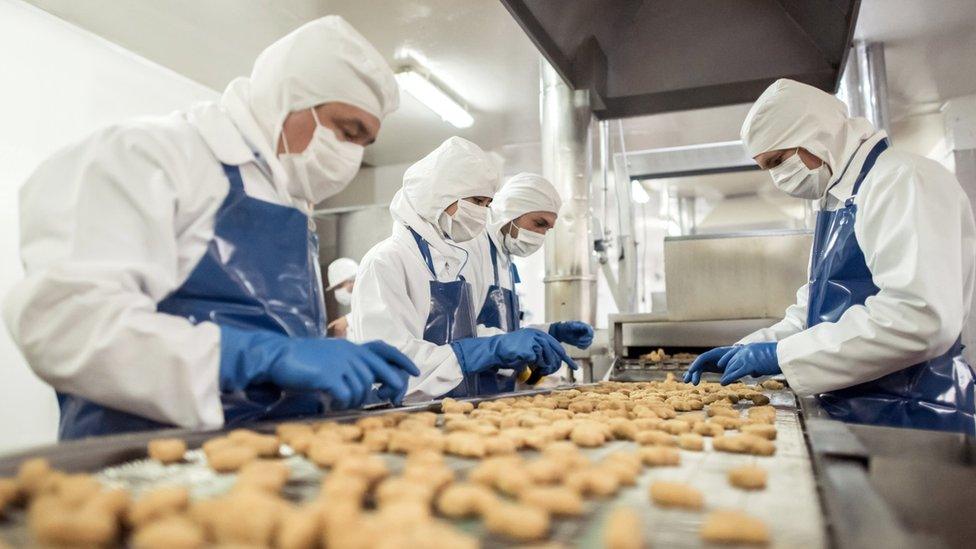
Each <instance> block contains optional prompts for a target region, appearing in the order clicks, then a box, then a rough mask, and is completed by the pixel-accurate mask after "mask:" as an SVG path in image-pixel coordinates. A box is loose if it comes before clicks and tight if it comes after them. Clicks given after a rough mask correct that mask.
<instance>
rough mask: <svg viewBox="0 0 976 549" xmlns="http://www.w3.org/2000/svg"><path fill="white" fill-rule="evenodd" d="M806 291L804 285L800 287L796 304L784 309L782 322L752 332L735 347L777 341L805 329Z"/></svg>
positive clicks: (807, 299)
mask: <svg viewBox="0 0 976 549" xmlns="http://www.w3.org/2000/svg"><path fill="white" fill-rule="evenodd" d="M807 290H808V287H807V285H806V284H804V285H803V286H800V289H799V290H797V291H796V303H794V304H792V305H790V306H789V307H787V308H786V314H785V315H784V316H783V320H780V321H779V322H777V323H776V324H773V325H772V326H770V327H769V328H762V329H761V330H756V331H755V332H752V333H751V334H749V335H747V336H746V337H744V338H742V339H740V340H739V341H738V342H736V345H746V344H748V343H762V342H767V341H779V340H781V339H785V338H787V337H789V336H791V335H793V334H796V333H799V332H801V331H803V330H804V329H806V327H807V303H808V301H809V298H808V292H807Z"/></svg>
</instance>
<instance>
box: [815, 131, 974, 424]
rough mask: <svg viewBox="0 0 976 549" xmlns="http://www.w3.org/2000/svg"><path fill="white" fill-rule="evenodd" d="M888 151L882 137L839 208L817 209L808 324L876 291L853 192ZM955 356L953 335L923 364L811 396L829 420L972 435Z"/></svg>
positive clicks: (966, 377) (969, 405)
mask: <svg viewBox="0 0 976 549" xmlns="http://www.w3.org/2000/svg"><path fill="white" fill-rule="evenodd" d="M887 148H888V141H887V140H882V141H880V142H879V143H878V144H876V145H875V146H874V148H872V149H871V151H870V152H869V153H868V155H867V157H866V158H865V160H864V165H863V166H862V167H861V172H860V173H859V174H858V177H857V180H856V181H855V182H854V188H853V190H852V192H851V196H850V198H848V199H847V201H846V202H845V203H844V206H843V207H842V208H840V209H838V210H836V211H831V212H827V211H821V212H820V213H818V214H817V227H816V231H815V233H814V240H813V253H812V255H811V265H810V285H809V290H810V295H809V305H808V310H807V326H808V327H813V326H816V325H817V324H820V323H821V322H837V320H838V319H840V317H841V315H843V314H844V311H846V310H847V309H848V308H850V307H852V306H855V305H863V304H864V302H865V300H867V298H868V297H870V296H873V295H875V294H877V293H878V291H879V288H878V287H877V286H875V285H874V282H873V280H872V276H871V271H870V270H869V269H868V266H867V263H866V261H865V259H864V253H863V252H862V250H861V247H860V246H859V245H858V243H857V237H856V236H855V234H854V220H855V218H856V216H857V206H856V205H855V204H854V197H855V196H857V192H858V190H859V189H860V187H861V183H862V182H863V181H864V178H865V177H866V176H867V174H868V172H869V171H870V170H871V168H872V167H873V166H874V163H875V161H876V160H877V159H878V156H879V155H880V154H881V153H882V152H884V150H885V149H887ZM845 171H846V168H845ZM841 178H843V174H842V175H841ZM879 184H883V182H882V183H879ZM932 268H935V266H932ZM961 353H962V345H961V344H960V341H959V340H957V341H956V343H955V344H954V345H953V346H952V348H950V349H949V350H948V351H947V352H945V353H944V354H942V355H940V356H938V357H935V358H933V359H931V360H928V361H926V362H922V363H919V364H915V365H913V366H909V367H907V368H905V369H903V370H899V371H897V372H894V373H891V374H888V375H886V376H884V377H882V378H880V379H876V380H874V381H869V382H866V383H862V384H860V385H855V386H853V387H848V388H845V389H841V390H838V391H832V392H829V393H823V394H821V395H818V398H819V400H820V404H821V406H823V408H824V410H826V411H827V412H828V413H829V414H830V415H831V416H832V417H834V418H836V419H839V420H842V421H848V422H852V423H869V424H874V425H886V426H892V427H913V428H917V429H933V430H939V431H958V432H965V433H969V434H974V427H976V422H974V412H976V406H974V402H976V399H974V384H973V370H972V368H971V367H970V366H969V365H968V364H966V362H965V360H964V359H963V358H962V355H961ZM854 367H856V365H854Z"/></svg>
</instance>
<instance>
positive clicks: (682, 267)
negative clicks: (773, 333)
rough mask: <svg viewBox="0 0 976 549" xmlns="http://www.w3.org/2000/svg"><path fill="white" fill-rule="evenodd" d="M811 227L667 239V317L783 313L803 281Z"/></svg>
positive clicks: (700, 318) (677, 318)
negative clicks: (799, 229) (772, 232)
mask: <svg viewBox="0 0 976 549" xmlns="http://www.w3.org/2000/svg"><path fill="white" fill-rule="evenodd" d="M812 243H813V235H812V233H811V232H809V231H797V232H780V233H775V234H762V233H759V234H749V235H743V236H735V237H723V238H696V239H665V241H664V273H665V291H666V293H667V302H668V317H669V318H670V319H671V320H716V319H739V318H781V317H782V316H783V311H785V310H786V308H787V307H789V306H790V305H792V304H793V303H794V301H795V299H796V297H795V296H796V290H797V288H799V287H800V286H802V285H803V284H804V283H805V282H806V278H807V263H808V261H809V257H810V247H811V245H812Z"/></svg>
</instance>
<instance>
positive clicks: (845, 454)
mask: <svg viewBox="0 0 976 549" xmlns="http://www.w3.org/2000/svg"><path fill="white" fill-rule="evenodd" d="M799 400H800V411H801V414H800V417H801V419H802V421H803V422H804V424H805V429H804V431H805V432H806V436H807V443H808V445H809V447H810V453H811V457H812V460H813V467H814V471H815V475H814V476H815V478H816V479H817V483H818V488H819V490H820V495H821V500H822V501H823V504H824V513H825V514H826V518H827V527H828V530H829V531H830V535H831V538H832V541H833V542H834V545H835V546H836V547H839V548H842V549H846V548H852V549H853V548H858V549H860V548H863V547H885V548H886V549H899V548H914V547H926V548H932V549H938V548H943V547H948V546H947V545H946V544H945V543H944V542H943V541H941V540H939V539H935V538H933V537H931V536H927V535H920V534H916V533H914V532H912V531H910V530H908V529H907V528H906V526H905V525H904V523H903V522H902V520H901V519H900V518H899V517H898V516H897V514H896V512H895V510H894V509H892V507H891V505H889V503H888V502H887V501H885V499H884V498H883V497H882V496H881V495H880V494H879V493H878V491H877V490H875V488H874V487H873V486H872V485H871V482H870V475H869V469H868V467H869V465H870V461H871V454H870V452H869V451H868V449H867V448H866V447H865V446H864V445H863V444H862V443H861V441H860V439H858V437H857V435H856V434H855V433H854V432H853V431H852V430H851V429H850V427H849V426H848V425H847V424H845V423H843V422H841V421H837V420H834V419H830V417H829V416H828V415H827V414H826V412H824V411H823V410H822V409H821V408H820V406H819V404H818V403H817V401H816V399H815V398H813V397H805V398H801V399H799Z"/></svg>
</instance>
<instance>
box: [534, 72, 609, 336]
mask: <svg viewBox="0 0 976 549" xmlns="http://www.w3.org/2000/svg"><path fill="white" fill-rule="evenodd" d="M541 65H542V67H541V69H542V70H541V73H542V75H541V88H542V89H541V94H542V97H541V103H542V105H541V106H542V173H543V175H544V176H545V177H546V179H548V180H549V181H552V183H553V185H555V186H556V189H557V190H558V191H559V194H560V196H562V197H563V199H564V201H563V208H562V211H561V212H560V215H559V221H558V222H557V223H556V227H555V228H554V229H553V230H552V231H549V234H548V235H547V237H546V240H547V245H546V247H545V251H546V278H545V285H546V320H548V321H549V322H552V321H556V320H584V321H586V322H589V323H590V324H593V323H594V322H595V321H596V274H595V270H596V269H595V265H594V259H593V253H592V251H591V246H592V244H593V238H592V236H591V234H590V217H591V212H590V171H591V166H590V154H591V151H590V123H591V121H592V115H591V113H590V107H589V100H588V98H587V92H586V91H574V90H571V89H569V87H568V86H567V85H566V83H565V82H563V80H562V79H561V78H560V77H559V75H558V74H556V72H555V71H554V70H553V69H552V67H550V66H549V64H548V63H545V62H542V63H541Z"/></svg>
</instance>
